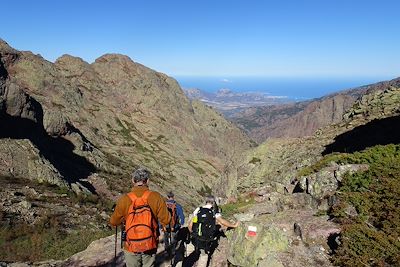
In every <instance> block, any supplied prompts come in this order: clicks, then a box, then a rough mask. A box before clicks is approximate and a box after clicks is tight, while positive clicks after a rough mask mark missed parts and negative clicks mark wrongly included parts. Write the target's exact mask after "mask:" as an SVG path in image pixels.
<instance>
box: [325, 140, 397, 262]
mask: <svg viewBox="0 0 400 267" xmlns="http://www.w3.org/2000/svg"><path fill="white" fill-rule="evenodd" d="M337 159H338V160H337V162H338V163H368V164H369V166H370V167H369V170H368V171H365V172H357V173H354V174H352V175H346V176H345V177H344V179H343V180H342V184H341V186H340V188H339V190H338V193H337V196H338V198H339V202H338V204H336V205H335V206H333V207H332V209H331V210H330V215H331V216H332V217H334V218H336V220H337V221H338V222H339V223H341V224H342V227H343V230H342V232H341V246H340V247H339V248H338V249H337V250H336V251H335V254H334V257H333V262H334V263H335V264H336V265H340V266H386V265H390V266H393V265H396V264H398V262H399V261H400V256H399V255H400V212H399V211H398V207H399V206H400V146H399V145H386V146H375V147H372V148H369V149H366V150H365V151H362V152H356V153H353V154H342V155H341V156H340V157H338V158H337ZM350 206H352V207H354V208H355V209H356V211H357V215H356V216H354V215H353V216H350V215H348V214H347V213H346V209H347V208H348V207H350Z"/></svg>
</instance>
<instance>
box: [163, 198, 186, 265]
mask: <svg viewBox="0 0 400 267" xmlns="http://www.w3.org/2000/svg"><path fill="white" fill-rule="evenodd" d="M167 197H168V199H167V201H166V205H167V208H168V211H169V213H170V214H171V221H170V223H169V224H167V225H166V226H164V227H163V228H162V229H163V232H164V246H165V251H166V252H167V253H168V255H169V257H172V256H173V255H174V253H175V249H176V246H177V245H179V244H177V241H178V240H177V238H176V237H177V234H178V232H179V230H180V229H181V227H182V225H184V223H185V215H184V213H183V208H182V206H181V205H179V204H178V203H177V202H176V201H175V195H174V193H173V192H172V191H171V192H169V193H168V194H167Z"/></svg>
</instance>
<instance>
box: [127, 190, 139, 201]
mask: <svg viewBox="0 0 400 267" xmlns="http://www.w3.org/2000/svg"><path fill="white" fill-rule="evenodd" d="M126 195H127V196H128V197H129V198H130V199H131V201H132V202H135V200H136V199H137V198H138V197H137V196H136V194H135V193H133V192H129V193H128V194H126Z"/></svg>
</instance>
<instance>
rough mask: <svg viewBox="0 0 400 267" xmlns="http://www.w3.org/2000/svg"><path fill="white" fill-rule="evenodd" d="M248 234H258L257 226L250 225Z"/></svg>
mask: <svg viewBox="0 0 400 267" xmlns="http://www.w3.org/2000/svg"><path fill="white" fill-rule="evenodd" d="M247 236H257V226H249V227H248V228H247Z"/></svg>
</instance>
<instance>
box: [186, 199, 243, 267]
mask: <svg viewBox="0 0 400 267" xmlns="http://www.w3.org/2000/svg"><path fill="white" fill-rule="evenodd" d="M205 202H206V203H205V205H203V206H201V207H198V208H197V209H196V210H195V211H194V212H193V214H192V219H191V220H190V221H189V225H188V228H189V231H190V232H191V233H192V234H191V235H192V237H193V238H192V242H193V245H194V246H195V249H196V251H197V253H198V256H199V258H198V261H197V265H196V266H197V267H205V266H208V263H209V262H210V260H211V254H212V251H213V248H214V249H215V245H216V244H215V242H216V238H217V237H218V231H219V230H218V227H217V225H218V226H219V227H220V226H222V227H226V228H236V227H238V226H239V222H236V223H231V222H229V221H227V220H226V219H224V218H222V215H221V213H220V211H219V208H218V207H217V206H216V203H215V199H214V197H213V196H207V197H206V198H205Z"/></svg>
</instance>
